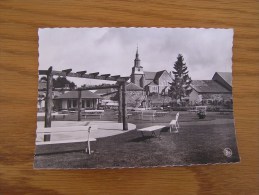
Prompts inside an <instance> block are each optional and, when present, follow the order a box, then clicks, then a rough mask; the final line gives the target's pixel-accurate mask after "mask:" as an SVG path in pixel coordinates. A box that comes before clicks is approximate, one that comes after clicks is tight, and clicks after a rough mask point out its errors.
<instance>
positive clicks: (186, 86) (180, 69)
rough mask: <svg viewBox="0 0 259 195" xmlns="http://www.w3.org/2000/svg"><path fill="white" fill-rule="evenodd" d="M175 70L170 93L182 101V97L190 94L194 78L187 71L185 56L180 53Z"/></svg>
mask: <svg viewBox="0 0 259 195" xmlns="http://www.w3.org/2000/svg"><path fill="white" fill-rule="evenodd" d="M174 69H175V71H172V72H173V74H174V79H173V82H172V83H169V84H170V85H171V86H170V89H169V95H170V96H171V97H172V98H173V99H175V100H180V102H181V103H182V98H183V97H186V96H188V95H189V94H190V93H191V91H192V88H191V86H190V84H191V82H192V80H191V78H190V77H189V75H188V73H189V71H187V66H186V63H184V58H183V56H182V55H181V54H179V55H178V57H177V61H176V62H175V63H174Z"/></svg>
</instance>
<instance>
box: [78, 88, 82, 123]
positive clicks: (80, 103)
mask: <svg viewBox="0 0 259 195" xmlns="http://www.w3.org/2000/svg"><path fill="white" fill-rule="evenodd" d="M81 107H82V90H81V88H79V89H78V100H77V108H78V111H77V113H78V121H81Z"/></svg>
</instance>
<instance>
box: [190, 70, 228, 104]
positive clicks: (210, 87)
mask: <svg viewBox="0 0 259 195" xmlns="http://www.w3.org/2000/svg"><path fill="white" fill-rule="evenodd" d="M191 87H192V89H193V90H192V92H191V93H190V95H189V103H190V104H192V105H195V104H201V103H202V104H213V105H218V104H224V103H226V102H232V74H231V73H230V72H216V73H215V74H214V76H213V77H212V80H193V81H192V83H191Z"/></svg>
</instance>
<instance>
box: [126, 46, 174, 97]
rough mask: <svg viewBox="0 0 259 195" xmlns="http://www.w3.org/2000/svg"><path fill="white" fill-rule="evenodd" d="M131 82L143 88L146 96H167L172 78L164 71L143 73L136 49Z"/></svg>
mask: <svg viewBox="0 0 259 195" xmlns="http://www.w3.org/2000/svg"><path fill="white" fill-rule="evenodd" d="M130 77H131V82H132V83H134V84H135V85H137V86H139V87H141V88H143V89H144V90H145V91H146V94H147V95H149V94H152V93H155V94H161V93H163V94H167V93H168V89H169V87H170V84H169V83H170V82H172V76H171V74H169V73H168V72H167V71H166V70H162V71H158V72H150V71H144V70H143V67H142V66H141V65H140V58H139V53H138V49H137V52H136V57H135V60H134V66H133V67H132V72H131V76H130Z"/></svg>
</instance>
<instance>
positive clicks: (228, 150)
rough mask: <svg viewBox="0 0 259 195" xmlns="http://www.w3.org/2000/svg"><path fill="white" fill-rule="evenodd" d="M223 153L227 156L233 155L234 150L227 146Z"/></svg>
mask: <svg viewBox="0 0 259 195" xmlns="http://www.w3.org/2000/svg"><path fill="white" fill-rule="evenodd" d="M223 153H224V155H225V156H226V157H231V156H232V150H231V149H230V148H225V149H224V150H223Z"/></svg>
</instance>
